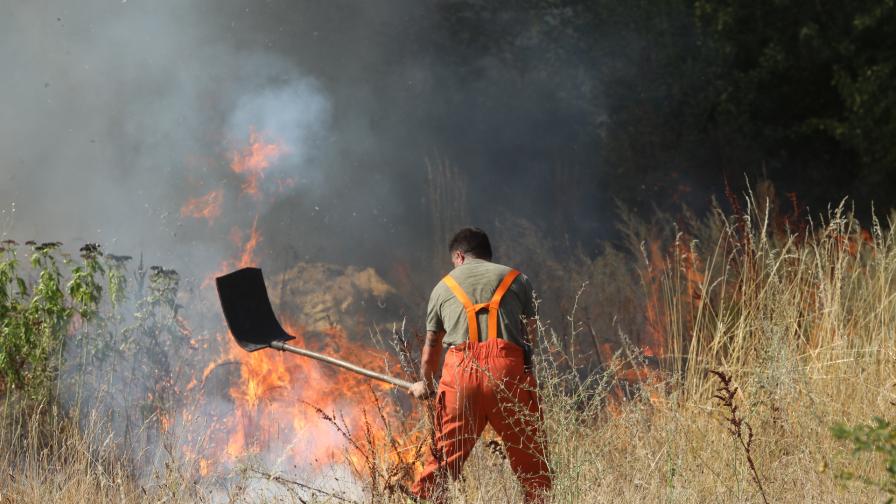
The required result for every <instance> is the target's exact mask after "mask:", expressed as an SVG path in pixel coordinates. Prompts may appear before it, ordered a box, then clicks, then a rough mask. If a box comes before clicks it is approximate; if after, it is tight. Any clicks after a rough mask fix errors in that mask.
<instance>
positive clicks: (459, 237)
mask: <svg viewBox="0 0 896 504" xmlns="http://www.w3.org/2000/svg"><path fill="white" fill-rule="evenodd" d="M457 250H460V251H461V252H463V253H464V254H470V255H471V256H473V257H475V258H477V259H485V260H486V261H491V259H492V244H491V242H490V241H488V235H487V234H485V231H483V230H481V229H479V228H475V227H468V228H463V229H461V230H460V231H458V232H457V233H456V234H455V235H454V238H452V239H451V244H450V245H448V253H450V254H454V252H455V251H457Z"/></svg>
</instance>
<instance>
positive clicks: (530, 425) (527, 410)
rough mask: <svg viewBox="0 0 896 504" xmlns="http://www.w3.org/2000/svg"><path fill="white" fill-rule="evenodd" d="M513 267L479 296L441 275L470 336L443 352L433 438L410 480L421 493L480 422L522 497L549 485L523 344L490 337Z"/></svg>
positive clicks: (538, 496)
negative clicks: (484, 333)
mask: <svg viewBox="0 0 896 504" xmlns="http://www.w3.org/2000/svg"><path fill="white" fill-rule="evenodd" d="M517 275H519V272H518V271H515V270H511V272H510V273H508V274H507V276H505V277H504V279H503V280H502V281H501V283H500V285H499V286H498V288H497V290H496V291H495V294H494V296H492V299H491V301H489V302H488V303H481V304H473V303H472V301H470V298H469V297H468V296H467V294H466V293H465V292H464V291H463V289H461V287H460V286H459V285H458V284H457V282H456V281H455V280H454V279H453V278H451V277H450V276H446V277H445V278H444V279H443V280H442V281H443V282H445V284H446V285H447V286H448V287H449V288H450V289H451V291H452V292H453V293H454V295H455V297H457V299H458V300H459V301H460V302H461V303H462V304H463V306H464V309H465V310H466V312H467V325H468V326H469V333H470V341H469V342H467V343H463V344H461V345H456V346H454V347H452V348H451V349H449V350H448V352H447V354H446V355H445V364H444V365H443V367H442V378H441V380H440V381H439V390H438V395H437V396H436V405H435V430H436V433H435V434H436V439H435V444H436V446H435V449H434V450H433V452H432V453H431V456H430V460H429V461H428V462H427V464H426V466H425V467H424V469H423V472H422V473H421V474H420V476H419V478H418V479H417V482H416V483H414V486H413V488H412V491H413V492H414V494H415V495H417V496H419V497H421V498H424V499H433V498H436V497H437V496H436V495H433V493H434V491H437V489H436V488H434V487H435V486H436V484H437V480H438V479H439V476H440V475H447V476H450V477H451V478H457V476H458V475H459V474H460V472H461V469H462V468H463V464H464V462H465V461H466V459H467V456H469V454H470V451H471V450H472V449H473V446H474V445H475V444H476V441H477V440H478V439H479V436H480V435H481V434H482V431H483V429H485V426H486V424H490V425H491V426H492V428H493V429H494V430H495V432H497V433H498V435H499V436H501V440H502V441H503V442H504V446H505V447H506V450H507V458H508V461H509V462H510V467H511V469H513V472H514V473H515V474H516V476H517V478H518V479H519V480H520V483H522V485H523V489H524V491H525V495H526V502H542V501H543V497H544V494H545V493H546V492H547V491H548V490H550V488H551V476H550V473H549V470H548V465H547V459H546V457H545V450H544V437H543V433H542V432H541V428H540V425H541V410H540V408H539V405H538V398H537V396H536V391H535V378H534V377H533V376H532V374H531V373H530V372H528V371H527V370H526V369H525V365H524V358H523V349H522V348H520V347H519V346H517V345H515V344H513V343H511V342H509V341H506V340H503V339H499V338H498V309H499V306H500V303H501V299H502V298H503V297H504V294H506V293H507V290H508V289H509V288H510V284H512V283H513V280H514V279H515V278H516V277H517ZM486 308H487V309H488V340H487V341H485V342H482V343H480V342H479V325H478V323H477V313H478V312H479V311H481V310H484V309H486Z"/></svg>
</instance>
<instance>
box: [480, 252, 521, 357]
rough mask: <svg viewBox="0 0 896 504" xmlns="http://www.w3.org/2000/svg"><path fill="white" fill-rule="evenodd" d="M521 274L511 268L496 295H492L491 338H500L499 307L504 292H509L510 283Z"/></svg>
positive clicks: (489, 330)
mask: <svg viewBox="0 0 896 504" xmlns="http://www.w3.org/2000/svg"><path fill="white" fill-rule="evenodd" d="M519 274H520V272H519V271H517V270H513V269H512V270H510V272H508V273H507V275H505V276H504V280H501V283H500V284H499V285H498V289H497V290H496V291H495V295H494V296H492V300H491V302H490V303H489V304H488V339H489V340H493V339H498V308H499V307H500V306H501V299H502V298H503V297H504V294H507V290H508V289H510V284H512V283H513V281H514V280H515V279H516V277H517V275H519Z"/></svg>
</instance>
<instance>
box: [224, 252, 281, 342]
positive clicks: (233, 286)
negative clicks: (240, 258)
mask: <svg viewBox="0 0 896 504" xmlns="http://www.w3.org/2000/svg"><path fill="white" fill-rule="evenodd" d="M215 284H217V286H218V299H220V300H221V309H222V310H224V318H225V319H227V326H228V327H230V333H231V334H233V337H234V339H236V342H237V344H238V345H239V346H241V347H242V348H243V349H244V350H247V351H249V352H254V351H256V350H261V349H262V348H267V347H269V346H270V345H271V343H272V342H274V341H289V340H291V339H293V338H294V336H290V335H289V334H287V333H286V331H284V330H283V327H282V326H281V325H280V322H278V321H277V317H276V316H275V315H274V309H273V308H272V307H271V300H270V299H269V298H268V290H267V288H266V287H265V285H264V275H262V273H261V270H260V269H258V268H243V269H240V270H237V271H234V272H233V273H228V274H226V275H224V276H219V277H218V278H216V279H215Z"/></svg>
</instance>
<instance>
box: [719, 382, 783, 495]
mask: <svg viewBox="0 0 896 504" xmlns="http://www.w3.org/2000/svg"><path fill="white" fill-rule="evenodd" d="M709 372H710V373H712V374H714V375H715V376H716V378H718V379H719V382H720V383H721V384H722V385H721V386H720V387H718V388H717V389H716V394H715V395H713V398H715V399H718V401H719V403H720V404H721V406H722V407H723V408H725V409H726V410H728V415H729V416H726V417H725V420H727V421H728V432H729V433H731V436H732V437H734V439H736V440H737V441H738V443H740V446H741V447H742V448H743V450H744V455H746V458H747V465H748V466H749V467H750V474H751V476H752V477H753V482H754V483H756V487H757V488H758V489H759V495H761V496H762V502H764V503H765V504H768V497H766V495H765V488H763V486H762V480H761V479H760V478H759V471H757V470H756V463H755V462H754V461H753V451H752V450H753V428H752V427H751V426H750V424H749V423H748V422H747V421H746V420H744V419H743V418H742V417H741V416H739V414H738V408H737V405H736V404H734V396H736V395H737V390H738V389H737V386H734V385H732V383H731V377H730V376H729V375H727V374H726V373H725V372H724V371H716V370H712V369H710V370H709Z"/></svg>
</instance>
